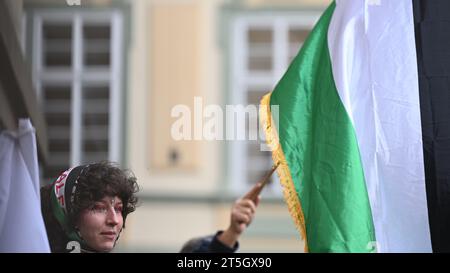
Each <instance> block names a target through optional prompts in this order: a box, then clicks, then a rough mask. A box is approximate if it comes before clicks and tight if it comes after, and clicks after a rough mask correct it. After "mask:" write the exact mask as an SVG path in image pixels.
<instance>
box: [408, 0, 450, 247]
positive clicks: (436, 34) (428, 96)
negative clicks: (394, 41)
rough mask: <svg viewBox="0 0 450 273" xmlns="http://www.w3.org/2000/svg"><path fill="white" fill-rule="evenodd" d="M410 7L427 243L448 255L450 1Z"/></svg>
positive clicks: (420, 1) (417, 0)
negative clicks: (429, 238) (413, 30)
mask: <svg viewBox="0 0 450 273" xmlns="http://www.w3.org/2000/svg"><path fill="white" fill-rule="evenodd" d="M413 8H414V27H415V36H416V49H417V63H418V72H419V93H420V108H421V117H422V139H423V152H424V161H425V162H424V163H425V176H426V190H427V200H428V216H429V221H430V232H431V242H432V246H433V251H434V252H450V1H449V0H413ZM411 239H413V238H411Z"/></svg>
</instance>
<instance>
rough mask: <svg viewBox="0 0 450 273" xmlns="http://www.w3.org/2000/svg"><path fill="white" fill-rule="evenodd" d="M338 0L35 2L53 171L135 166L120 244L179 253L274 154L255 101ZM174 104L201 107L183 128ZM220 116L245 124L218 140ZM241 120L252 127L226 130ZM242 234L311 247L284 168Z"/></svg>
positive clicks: (217, 220) (267, 247)
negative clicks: (284, 188) (297, 219)
mask: <svg viewBox="0 0 450 273" xmlns="http://www.w3.org/2000/svg"><path fill="white" fill-rule="evenodd" d="M329 3H330V1H328V0H320V1H317V0H315V1H313V0H295V1H294V0H290V1H288V0H284V1H269V0H247V1H244V0H242V1H237V0H236V1H231V0H208V1H205V0H132V1H125V0H124V1H118V0H117V1H114V0H96V1H94V0H92V1H88V0H84V1H83V0H80V1H65V0H46V1H44V0H24V11H25V13H24V14H25V15H24V16H23V18H22V22H23V24H24V33H25V34H24V37H25V38H24V52H25V56H26V59H27V60H28V61H29V66H30V68H31V71H32V75H33V86H34V87H35V90H36V95H37V101H38V103H39V105H40V106H41V107H42V109H43V116H44V119H45V122H46V124H47V130H46V132H47V135H48V136H47V138H48V143H49V145H48V151H49V153H48V154H49V156H48V160H47V162H46V163H45V164H42V165H43V167H42V179H43V183H48V182H50V181H51V180H52V179H54V178H55V176H57V174H58V172H60V171H62V170H64V169H66V168H67V167H69V166H71V165H76V164H82V163H88V162H92V161H97V160H102V159H108V160H112V161H116V162H119V163H120V164H121V165H122V166H124V167H127V168H129V169H131V170H132V171H133V172H134V173H135V175H136V177H137V178H138V181H139V184H140V187H141V191H140V199H141V202H140V206H139V208H138V209H137V211H136V212H135V213H133V214H131V215H130V216H129V218H128V220H127V228H126V229H125V231H124V233H123V235H122V238H121V241H120V243H119V245H118V249H117V250H118V251H126V252H128V251H130V252H132V251H137V252H176V251H178V250H179V249H180V248H181V246H182V244H183V243H184V242H185V241H187V240H188V239H190V238H192V237H196V236H201V235H206V234H211V233H214V232H215V231H216V230H218V229H224V228H226V227H227V226H228V222H229V218H230V215H229V213H230V208H231V205H232V203H233V202H234V201H235V200H236V199H237V198H239V197H241V196H243V195H244V194H245V192H246V191H247V190H248V189H250V187H251V186H252V184H254V183H256V182H257V181H258V180H259V179H260V178H261V177H262V176H263V175H264V174H265V172H267V171H268V170H270V167H271V165H272V161H271V156H270V152H269V151H265V150H264V149H263V143H264V138H263V136H262V135H260V134H259V132H260V128H255V127H251V126H248V125H249V124H255V122H256V124H257V120H256V121H255V120H253V119H254V117H253V118H252V115H248V112H246V109H250V108H251V107H250V108H246V107H247V106H256V105H258V103H259V100H260V99H261V97H262V96H263V95H264V94H265V93H267V92H270V91H271V90H272V89H273V87H274V86H275V84H276V83H277V81H278V80H279V79H280V78H281V76H282V75H283V73H284V71H285V70H286V69H287V67H288V65H289V63H290V61H291V60H292V59H293V58H294V57H295V55H296V54H297V52H298V50H299V48H300V47H301V44H302V43H303V41H304V40H305V38H306V37H307V35H308V33H309V31H310V30H311V28H312V26H313V25H314V24H315V22H316V21H317V20H318V18H319V17H320V15H321V13H322V11H323V10H324V9H325V8H326V6H327V5H328V4H329ZM78 4H79V5H78ZM239 105H240V106H242V108H236V106H239ZM211 106H214V107H211ZM177 107H181V108H177ZM227 107H231V108H232V109H235V110H236V109H238V110H236V111H235V112H233V113H232V114H233V115H234V114H235V116H233V115H231V116H230V115H227V111H226V109H227ZM233 107H234V108H233ZM176 109H185V110H186V111H185V112H183V113H185V114H186V113H187V114H188V115H189V117H190V118H191V120H190V122H189V124H185V125H189V127H190V129H189V130H185V131H184V133H185V134H188V135H189V136H186V135H185V136H184V137H183V138H182V139H181V140H177V138H176V137H174V124H175V123H176V122H177V120H179V118H180V115H178V114H180V113H181V112H177V111H176ZM211 109H215V111H212V112H211V111H209V110H211ZM251 109H253V108H251ZM221 111H222V112H221ZM214 114H216V115H214ZM219 114H221V115H219ZM240 115H241V116H240ZM214 118H215V119H216V120H220V121H222V122H223V124H226V123H227V122H230V120H236V121H237V122H236V123H237V124H238V125H235V126H231V127H227V126H225V127H226V130H222V129H220V128H214V130H215V133H217V134H215V135H214V136H215V137H213V138H208V136H207V134H206V133H205V132H206V131H207V129H205V128H209V129H211V127H208V125H209V124H211V123H210V121H211V120H214ZM240 120H244V121H245V122H244V123H243V125H242V124H241V125H242V126H241V125H239V121H240ZM239 126H241V127H239ZM238 127H239V128H243V129H242V132H244V137H243V138H242V139H240V138H239V136H238V135H235V132H234V131H233V133H230V134H229V135H230V136H231V137H229V138H228V137H227V136H228V135H227V134H228V133H229V131H230V128H231V129H233V128H234V129H236V131H239V128H238ZM199 130H200V134H198V132H199ZM217 130H218V131H217ZM189 132H190V134H189ZM220 136H222V138H221V137H220ZM250 136H257V137H256V138H252V137H250ZM240 243H241V248H240V251H242V252H301V251H303V241H302V240H301V239H300V236H299V232H298V231H297V230H296V229H295V226H294V224H293V221H292V220H291V218H290V216H289V213H288V210H287V207H286V205H285V203H284V201H283V200H282V193H281V186H280V184H279V182H278V180H277V178H276V176H274V177H273V178H272V181H271V183H270V184H269V185H268V187H267V188H265V189H264V192H263V194H262V201H261V204H260V206H259V208H258V210H257V214H256V218H255V220H254V222H253V223H252V224H251V226H250V227H249V228H248V230H247V231H246V232H245V234H244V235H243V236H242V238H241V241H240Z"/></svg>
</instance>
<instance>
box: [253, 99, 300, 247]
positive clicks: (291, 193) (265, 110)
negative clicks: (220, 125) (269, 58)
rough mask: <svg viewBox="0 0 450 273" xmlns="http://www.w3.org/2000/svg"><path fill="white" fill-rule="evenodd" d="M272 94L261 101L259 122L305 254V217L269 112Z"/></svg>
mask: <svg viewBox="0 0 450 273" xmlns="http://www.w3.org/2000/svg"><path fill="white" fill-rule="evenodd" d="M271 95H272V93H269V94H267V95H265V96H264V97H263V98H262V99H261V107H260V113H259V116H260V121H261V125H262V126H263V128H264V132H265V135H266V142H267V144H268V145H269V147H270V148H271V150H272V159H273V161H274V163H275V165H277V164H280V165H279V166H278V169H277V173H278V176H279V177H280V182H281V185H282V187H283V195H284V200H285V202H286V204H287V206H288V209H289V213H290V214H291V217H292V218H293V219H294V223H295V226H296V227H297V229H298V230H299V232H300V236H301V237H302V238H303V240H304V241H305V252H308V240H307V237H306V227H305V217H304V214H303V210H302V206H301V204H300V199H299V197H298V195H297V191H296V190H295V186H294V182H293V180H292V176H291V172H290V171H289V166H288V164H287V161H286V158H285V156H284V153H283V149H282V147H281V145H280V142H279V138H278V133H277V130H276V127H275V126H276V124H274V122H273V118H272V113H271V110H270V96H271Z"/></svg>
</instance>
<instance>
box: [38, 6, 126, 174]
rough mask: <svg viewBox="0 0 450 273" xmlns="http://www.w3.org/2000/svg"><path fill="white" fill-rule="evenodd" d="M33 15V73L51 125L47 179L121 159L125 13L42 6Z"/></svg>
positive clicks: (46, 169) (49, 129)
mask: <svg viewBox="0 0 450 273" xmlns="http://www.w3.org/2000/svg"><path fill="white" fill-rule="evenodd" d="M31 18H32V20H33V39H32V41H33V42H32V46H33V49H32V51H33V76H34V80H35V84H36V87H37V88H36V89H37V92H38V98H39V102H40V104H41V105H42V109H43V111H44V112H45V117H46V121H47V126H48V141H49V161H48V162H47V166H46V167H45V168H44V170H43V175H42V176H43V179H44V180H45V181H47V182H48V181H51V180H53V179H54V178H55V177H56V176H58V175H59V173H60V172H62V171H64V170H65V169H67V168H69V167H70V166H74V165H78V164H85V163H89V162H93V161H100V160H112V161H116V162H120V156H121V148H120V143H121V116H122V113H121V102H120V100H121V97H122V94H121V93H120V90H121V89H122V71H121V67H122V64H121V62H122V42H123V41H122V21H123V19H122V15H121V13H120V12H118V11H116V10H110V11H87V10H85V11H83V10H77V11H73V10H70V11H67V10H61V9H58V10H45V11H43V10H40V11H36V12H34V13H32V16H31Z"/></svg>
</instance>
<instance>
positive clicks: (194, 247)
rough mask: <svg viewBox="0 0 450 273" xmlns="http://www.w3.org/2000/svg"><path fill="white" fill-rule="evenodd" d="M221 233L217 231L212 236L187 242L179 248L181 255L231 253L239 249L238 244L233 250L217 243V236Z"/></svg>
mask: <svg viewBox="0 0 450 273" xmlns="http://www.w3.org/2000/svg"><path fill="white" fill-rule="evenodd" d="M222 232H223V231H218V232H217V233H216V234H214V235H209V236H205V237H200V238H194V239H191V240H189V241H188V242H187V243H185V244H184V245H183V247H182V248H181V251H180V252H181V253H233V252H236V250H237V249H238V248H239V243H236V245H235V246H234V247H233V248H230V247H228V246H226V245H224V244H223V243H222V242H220V241H219V239H218V236H219V235H220V234H222Z"/></svg>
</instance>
